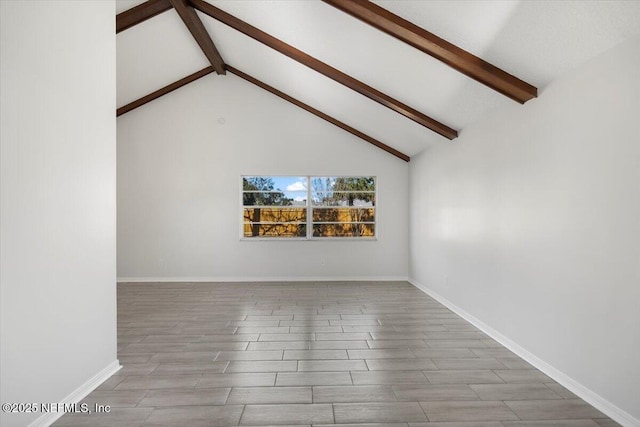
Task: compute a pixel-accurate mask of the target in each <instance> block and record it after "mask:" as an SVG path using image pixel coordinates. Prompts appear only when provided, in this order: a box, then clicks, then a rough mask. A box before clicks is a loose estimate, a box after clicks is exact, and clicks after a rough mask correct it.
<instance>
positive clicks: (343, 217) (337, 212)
mask: <svg viewBox="0 0 640 427" xmlns="http://www.w3.org/2000/svg"><path fill="white" fill-rule="evenodd" d="M313 220H314V221H316V222H374V221H375V209H349V208H317V209H314V210H313Z"/></svg>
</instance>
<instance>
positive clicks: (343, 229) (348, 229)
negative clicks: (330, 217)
mask: <svg viewBox="0 0 640 427" xmlns="http://www.w3.org/2000/svg"><path fill="white" fill-rule="evenodd" d="M374 236H375V224H313V237H374Z"/></svg>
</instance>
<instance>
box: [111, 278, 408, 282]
mask: <svg viewBox="0 0 640 427" xmlns="http://www.w3.org/2000/svg"><path fill="white" fill-rule="evenodd" d="M408 279H409V278H408V277H407V276H280V277H264V276H255V277H253V276H247V277H237V276H232V277H231V276H230V277H221V276H213V277H118V279H117V280H118V283H143V282H154V283H168V282H170V283H175V282H191V283H201V282H213V283H221V282H226V283H229V282H231V283H235V282H406V281H408Z"/></svg>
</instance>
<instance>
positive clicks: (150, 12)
mask: <svg viewBox="0 0 640 427" xmlns="http://www.w3.org/2000/svg"><path fill="white" fill-rule="evenodd" d="M171 7H172V6H171V2H170V1H169V0H148V1H146V2H144V3H142V4H140V5H138V6H136V7H132V8H131V9H129V10H125V11H124V12H121V13H119V14H117V15H116V33H119V32H120V31H124V30H126V29H127V28H131V27H133V26H134V25H138V24H139V23H141V22H144V21H146V20H147V19H149V18H153V17H154V16H156V15H159V14H161V13H162V12H166V11H167V10H169V9H171Z"/></svg>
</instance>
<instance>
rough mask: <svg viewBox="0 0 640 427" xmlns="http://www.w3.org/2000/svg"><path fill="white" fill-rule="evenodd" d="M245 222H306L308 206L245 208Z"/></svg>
mask: <svg viewBox="0 0 640 427" xmlns="http://www.w3.org/2000/svg"><path fill="white" fill-rule="evenodd" d="M243 217H244V222H305V221H306V220H307V209H306V208H245V209H244V214H243Z"/></svg>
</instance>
